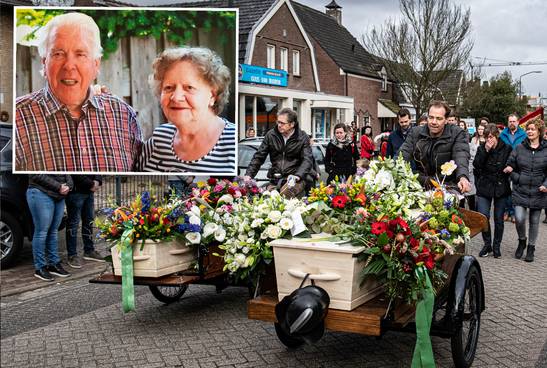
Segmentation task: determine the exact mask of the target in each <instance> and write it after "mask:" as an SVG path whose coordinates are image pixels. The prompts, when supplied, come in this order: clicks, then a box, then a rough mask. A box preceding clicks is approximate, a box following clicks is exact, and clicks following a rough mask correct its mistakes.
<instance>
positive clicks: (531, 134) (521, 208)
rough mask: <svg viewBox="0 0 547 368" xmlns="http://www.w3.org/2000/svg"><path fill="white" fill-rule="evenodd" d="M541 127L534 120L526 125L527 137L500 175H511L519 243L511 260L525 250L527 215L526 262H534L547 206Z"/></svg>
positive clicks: (546, 149)
mask: <svg viewBox="0 0 547 368" xmlns="http://www.w3.org/2000/svg"><path fill="white" fill-rule="evenodd" d="M544 132H545V125H544V123H543V121H542V120H539V119H534V120H531V121H529V122H528V123H526V136H527V138H526V139H525V140H524V141H523V142H522V144H520V145H518V146H517V147H515V149H514V150H513V152H512V153H511V156H510V157H509V160H508V162H507V167H506V168H505V170H504V172H506V173H510V174H511V180H512V182H513V196H512V198H513V205H514V206H515V221H516V227H517V234H518V237H519V243H518V247H517V250H516V252H515V258H517V259H520V258H521V257H522V254H523V253H524V249H526V240H527V239H526V214H527V212H528V221H529V224H528V226H529V228H528V248H527V249H526V258H525V259H524V260H525V261H526V262H532V261H533V260H534V251H535V248H536V240H537V237H538V230H539V218H540V215H541V211H542V210H543V209H544V208H545V207H547V142H546V141H545V140H544V139H543V134H544Z"/></svg>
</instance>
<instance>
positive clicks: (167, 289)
mask: <svg viewBox="0 0 547 368" xmlns="http://www.w3.org/2000/svg"><path fill="white" fill-rule="evenodd" d="M148 288H149V289H150V292H151V293H152V295H154V297H155V298H156V299H158V300H159V301H160V302H162V303H165V304H170V303H174V302H176V301H179V300H180V298H181V297H182V296H183V295H184V293H185V292H186V290H188V285H175V286H162V285H148Z"/></svg>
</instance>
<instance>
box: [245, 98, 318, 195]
mask: <svg viewBox="0 0 547 368" xmlns="http://www.w3.org/2000/svg"><path fill="white" fill-rule="evenodd" d="M268 155H269V156H270V161H271V163H272V167H271V168H270V170H268V174H267V175H268V179H270V182H271V183H272V184H273V185H279V181H280V180H283V181H291V180H292V179H294V180H295V181H296V188H297V189H296V191H295V192H297V193H299V192H303V191H304V187H305V181H306V180H307V178H308V177H309V174H310V173H311V171H312V166H313V162H312V160H313V154H312V151H311V147H310V138H309V137H308V135H307V134H306V132H304V131H302V130H301V129H300V128H299V127H298V115H297V114H296V112H294V111H293V110H291V109H289V108H283V109H281V110H280V111H279V113H278V114H277V126H275V127H274V128H273V129H270V130H269V131H268V132H267V133H266V135H265V136H264V140H263V141H262V144H261V145H260V147H258V150H257V151H256V152H255V154H254V155H253V158H252V159H251V162H250V163H249V167H247V171H246V172H245V177H246V178H254V177H255V175H256V174H257V173H258V170H260V166H262V164H263V163H264V161H265V160H266V157H268Z"/></svg>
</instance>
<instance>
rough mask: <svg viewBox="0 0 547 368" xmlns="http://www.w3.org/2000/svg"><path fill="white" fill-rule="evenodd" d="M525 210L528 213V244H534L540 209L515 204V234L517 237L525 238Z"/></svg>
mask: <svg viewBox="0 0 547 368" xmlns="http://www.w3.org/2000/svg"><path fill="white" fill-rule="evenodd" d="M526 210H528V211H530V213H529V221H530V224H529V228H528V244H530V245H534V246H535V245H536V240H537V238H538V231H539V217H540V215H541V209H533V208H530V209H528V208H525V207H521V206H515V223H516V225H517V234H518V236H519V239H526Z"/></svg>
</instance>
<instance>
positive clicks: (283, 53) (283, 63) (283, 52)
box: [279, 47, 289, 72]
mask: <svg viewBox="0 0 547 368" xmlns="http://www.w3.org/2000/svg"><path fill="white" fill-rule="evenodd" d="M279 52H280V57H279V69H281V70H284V71H286V72H288V71H289V50H288V49H286V48H284V47H281V48H280V49H279Z"/></svg>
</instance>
